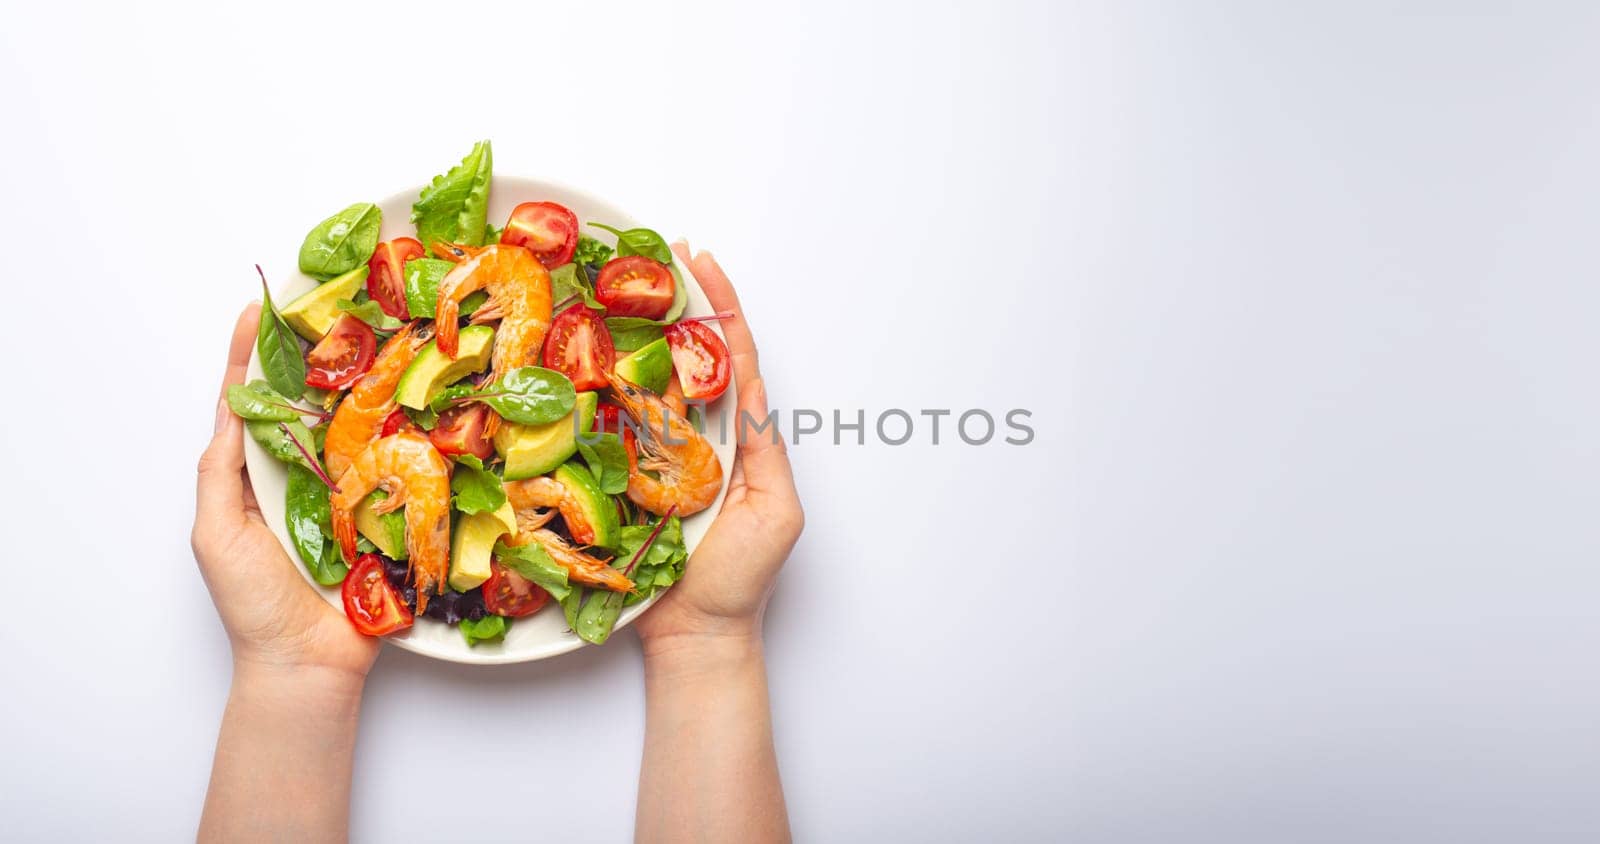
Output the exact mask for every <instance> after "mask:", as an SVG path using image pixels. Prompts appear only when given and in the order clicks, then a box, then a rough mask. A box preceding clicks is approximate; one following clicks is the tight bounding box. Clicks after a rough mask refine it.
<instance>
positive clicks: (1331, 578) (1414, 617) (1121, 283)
mask: <svg viewBox="0 0 1600 844" xmlns="http://www.w3.org/2000/svg"><path fill="white" fill-rule="evenodd" d="M230 5H233V4H220V3H208V4H195V5H194V6H193V7H192V8H185V9H177V8H170V7H165V6H161V5H159V4H147V3H116V4H112V3H106V4H101V5H96V6H87V5H83V4H79V3H70V2H52V3H37V4H29V5H27V6H25V7H23V6H16V7H7V8H6V10H5V21H4V25H3V26H0V115H3V117H0V121H3V123H4V126H5V128H4V129H3V130H0V155H3V158H0V162H3V166H4V177H3V178H4V182H3V184H4V188H3V193H0V232H3V233H4V235H5V238H6V241H7V242H6V246H5V252H6V257H5V259H4V261H3V262H0V268H3V269H0V272H3V279H0V285H3V290H4V291H5V296H6V304H5V307H4V311H5V314H6V316H7V319H6V322H5V327H4V329H3V330H0V360H4V361H5V362H6V363H5V364H4V372H5V375H6V378H5V380H6V383H7V386H8V388H9V390H8V392H9V412H8V413H6V414H5V415H4V416H3V417H0V435H3V436H0V442H3V445H0V448H3V450H4V451H3V455H4V458H5V461H6V463H5V465H6V466H7V467H8V471H7V472H6V475H5V477H6V482H5V484H6V485H5V488H4V503H5V511H6V513H7V518H5V519H4V520H3V524H4V525H5V529H6V531H7V532H8V535H9V542H8V543H6V545H7V548H8V552H7V553H6V554H4V555H3V556H4V560H5V562H4V566H5V568H6V570H7V572H8V574H9V577H8V582H9V597H8V600H7V602H6V609H5V612H4V614H3V615H0V643H3V647H4V654H5V658H6V671H5V674H4V680H3V681H0V724H3V726H0V746H3V748H4V750H3V752H0V815H3V817H4V818H5V821H4V825H5V837H9V838H19V839H43V838H52V839H91V838H95V839H105V838H115V839H119V840H135V839H136V840H173V839H176V838H184V837H187V836H189V835H191V834H192V830H193V827H194V824H195V821H196V818H197V816H198V812H199V807H200V803H201V800H202V796H203V792H204V787H205V781H206V776H207V769H208V765H209V756H210V751H211V746H212V742H213V739H214V735H215V729H216V725H217V721H218V717H219V714H220V711H221V707H222V703H223V699H224V696H225V692H226V688H227V683H228V666H229V659H228V654H227V646H226V643H225V641H224V638H223V635H222V631H221V629H220V627H219V626H218V623H217V621H216V617H215V615H214V613H213V612H212V609H211V606H210V603H209V601H208V599H207V596H206V592H205V590H204V588H203V586H202V584H201V581H200V578H199V577H198V576H197V574H196V571H195V567H194V564H193V561H192V559H191V557H190V552H189V547H188V533H189V525H190V521H191V518H192V509H191V507H192V480H193V477H192V476H193V468H194V463H195V460H196V458H197V456H198V454H199V452H200V450H201V448H202V447H203V445H204V443H205V441H206V439H207V438H208V436H209V435H210V431H211V419H212V412H213V406H214V400H215V391H216V381H217V379H218V376H219V374H220V368H221V362H222V353H223V350H224V347H225V344H226V338H227V336H228V332H229V328H230V326H231V324H232V322H233V317H234V315H235V314H236V312H237V311H238V309H239V308H240V307H241V305H242V304H243V303H244V302H245V301H247V300H249V299H251V298H253V297H254V296H256V295H257V294H256V287H255V276H254V272H253V271H252V270H251V264H252V263H254V262H257V261H259V262H262V263H264V264H266V265H267V266H269V267H281V266H286V265H288V264H289V263H290V262H292V261H293V260H294V256H295V250H296V248H297V246H298V244H299V241H300V238H301V237H302V236H303V234H304V233H305V231H306V230H307V229H309V228H310V227H311V226H312V225H313V224H315V223H316V222H317V221H318V220H320V219H322V217H324V216H326V215H327V214H329V213H331V212H332V211H333V210H335V209H337V208H340V207H343V206H344V205H345V204H348V203H350V202H353V201H358V200H364V199H370V198H376V197H380V196H383V195H386V194H388V193H389V192H391V191H393V190H395V189H396V188H398V187H400V186H403V185H408V184H412V183H416V182H419V181H421V180H423V179H426V178H428V177H430V176H431V175H433V174H434V173H436V172H439V171H441V170H442V169H444V168H446V167H448V166H449V165H450V164H451V163H452V162H454V161H455V160H457V159H459V158H460V156H461V155H462V154H464V153H465V152H466V151H467V149H468V148H469V147H470V145H471V143H472V142H473V141H474V140H477V139H479V138H482V137H488V138H492V139H493V141H494V145H495V146H494V149H495V166H496V170H497V171H498V172H501V173H507V174H523V175H530V176H541V177H548V178H553V179H556V180H559V181H565V182H568V183H571V184H575V185H581V186H584V187H586V188H588V189H591V190H593V191H595V192H597V193H599V194H600V195H602V196H606V197H609V198H611V199H612V200H613V201H615V202H617V203H619V204H621V205H622V206H623V207H626V208H628V209H629V210H630V211H631V212H632V213H633V214H634V215H635V216H637V217H638V218H640V219H642V220H645V221H647V222H649V223H651V224H653V225H654V226H655V227H656V228H658V229H660V230H661V231H663V232H664V233H666V234H668V235H669V236H675V235H686V236H689V237H690V238H691V239H692V240H693V242H694V243H695V244H696V245H697V246H705V247H711V248H714V249H715V250H716V251H717V254H718V255H719V256H720V257H721V259H722V261H723V264H724V266H725V267H726V268H727V269H728V271H729V273H730V274H731V275H732V277H733V279H734V280H735V282H736V283H737V284H738V286H739V289H740V291H741V293H742V294H743V297H744V301H745V303H746V305H747V312H748V314H749V317H750V319H751V321H752V323H753V325H754V326H755V329H756V335H757V338H758V340H759V342H760V343H761V345H762V348H763V359H762V362H763V366H764V371H765V374H766V376H767V380H768V386H769V392H770V394H771V396H772V398H773V400H774V402H775V404H777V405H778V406H780V407H785V408H793V407H814V408H819V409H823V410H824V412H831V410H832V409H834V408H839V409H842V410H844V411H845V412H846V413H847V414H850V415H853V413H854V410H855V409H857V408H863V409H866V411H867V412H868V414H869V417H870V416H874V415H876V413H877V412H878V411H880V410H882V409H885V408H889V407H902V408H908V409H912V410H917V409H922V408H951V409H955V410H957V411H960V410H964V409H967V408H984V409H988V410H990V411H992V412H995V413H997V414H998V413H1003V412H1004V411H1006V410H1008V409H1010V408H1013V407H1026V408H1029V409H1031V410H1032V411H1033V414H1034V416H1033V420H1032V421H1033V424H1034V427H1035V429H1036V432H1037V438H1036V439H1035V440H1034V442H1033V443H1031V444H1030V445H1028V446H1026V447H1012V446H1006V445H1003V444H998V443H995V444H990V445H988V446H984V447H971V446H966V445H963V444H962V443H960V442H959V441H956V440H954V438H952V437H951V436H950V432H949V429H948V428H946V429H945V430H944V431H943V432H942V433H943V436H942V438H941V444H940V445H938V446H933V445H932V444H931V442H930V437H929V432H928V431H927V430H926V428H925V427H924V428H922V429H920V430H919V431H918V434H917V437H916V439H915V440H914V442H913V444H909V445H906V446H901V447H897V448H896V447H888V446H884V445H881V444H869V445H867V446H855V445H844V446H841V447H834V446H833V445H832V444H831V443H829V442H827V441H826V440H825V439H823V438H820V437H819V438H812V439H810V440H807V441H804V442H802V443H801V444H800V445H799V446H798V447H796V448H794V449H793V452H792V453H793V456H794V460H795V463H796V474H797V476H798V478H799V482H800V488H801V491H802V495H803V497H804V499H805V502H806V507H807V511H808V515H809V526H808V529H807V533H806V535H805V537H804V539H803V540H802V541H801V544H800V547H799V548H798V549H797V551H796V553H795V555H794V557H793V559H792V560H791V561H790V565H789V567H788V568H787V569H786V570H785V573H784V576H783V579H782V582H781V586H780V589H779V591H778V593H777V596H776V597H775V598H774V601H773V604H772V608H771V612H770V616H769V624H768V635H767V640H768V648H769V668H770V672H771V677H772V690H773V706H774V710H775V719H776V725H777V742H778V749H779V755H780V757H781V760H782V767H783V775H784V780H785V785H786V791H787V794H788V797H789V801H790V808H791V812H792V816H793V822H794V828H795V831H796V833H797V834H798V836H799V837H800V838H802V839H806V840H818V841H883V840H908V841H909V840H920V841H966V840H1051V839H1056V840H1060V839H1065V838H1071V839H1073V840H1078V841H1115V842H1137V841H1175V840H1183V841H1228V842H1237V841H1291V840H1292V841H1301V842H1303V841H1370V840H1384V841H1421V840H1453V841H1469V840H1485V841H1488V840H1502V841H1503V840H1518V841H1559V840H1573V841H1577V840H1586V839H1592V837H1593V834H1594V830H1595V827H1596V824H1597V823H1600V809H1597V808H1596V807H1597V806H1600V803H1596V802H1595V800H1594V795H1595V794H1596V792H1597V788H1600V753H1597V750H1600V748H1597V739H1600V729H1597V727H1600V725H1597V717H1600V716H1597V712H1600V681H1597V680H1596V678H1595V673H1594V668H1593V657H1594V653H1595V647H1596V645H1597V644H1600V621H1597V620H1596V612H1595V608H1596V597H1597V589H1600V577H1597V575H1596V574H1595V564H1596V551H1597V550H1600V541H1597V540H1600V536H1597V525H1600V519H1597V518H1596V516H1595V510H1596V504H1597V500H1596V498H1597V496H1596V488H1597V483H1596V480H1595V478H1596V476H1597V470H1600V465H1597V462H1600V455H1597V450H1596V445H1597V441H1596V437H1597V434H1596V432H1597V430H1600V398H1597V393H1600V391H1597V390H1596V388H1595V375H1594V372H1595V368H1596V362H1597V361H1600V342H1597V340H1596V337H1597V331H1596V328H1595V326H1596V317H1597V315H1600V296H1597V295H1596V292H1595V291H1596V289H1597V288H1596V281H1595V265H1596V259H1595V247H1596V243H1597V239H1596V237H1595V235H1594V232H1595V231H1596V228H1597V225H1600V219H1597V216H1600V214H1597V208H1596V202H1595V197H1596V196H1597V195H1600V153H1597V150H1600V100H1597V99H1596V97H1595V96H1594V85H1593V82H1594V80H1595V79H1596V78H1597V74H1600V52H1597V51H1596V50H1595V49H1594V45H1595V43H1596V38H1597V36H1600V12H1597V11H1596V10H1594V9H1593V8H1592V7H1587V8H1586V6H1587V4H1577V3H1573V4H1570V5H1566V6H1561V5H1545V6H1543V7H1542V8H1538V9H1536V8H1534V7H1535V6H1536V5H1538V4H1510V3H1506V4H1498V6H1497V5H1496V4H1443V3H1440V4H1433V3H1414V4H1392V3H1384V4H1378V3H1371V4H1369V3H1354V4H1352V3H1342V4H1328V5H1327V6H1326V8H1327V9H1328V11H1324V12H1319V13H1310V12H1305V11H1300V12H1291V11H1289V10H1288V7H1289V6H1291V5H1303V4H1274V3H1232V4H1214V3H1213V4H1190V3H1168V4H1149V3H1146V4H1138V5H1132V4H1114V5H1111V6H1104V7H1102V6H1073V7H1071V8H1068V7H1067V5H1066V4H1056V3H1043V2H1039V3H1032V4H1025V3H1010V2H985V3H962V4H947V3H904V4H893V5H888V4H871V3H864V2H853V3H847V4H832V3H806V4H791V5H788V6H785V7H783V8H781V9H780V8H777V7H768V6H766V5H765V4H728V5H726V6H722V7H710V6H700V5H697V4H670V5H669V4H637V5H634V4H617V3H607V4H597V3H583V4H579V3H563V4H536V3H531V2H524V3H518V4H504V5H501V4H491V3H474V4H437V3H435V4H425V5H415V4H402V3H383V4H373V5H371V6H369V7H367V8H365V9H360V10H357V9H354V8H349V9H346V7H344V6H343V5H342V4H333V3H318V4H310V5H305V6H291V5H290V4H278V3H257V4H249V6H248V8H247V9H240V10H237V11H230V10H229V9H226V8H224V7H225V6H230ZM1399 5H1404V6H1406V7H1407V8H1398V6H1399ZM1464 7H1465V8H1464ZM1513 10H1515V11H1513ZM947 424H948V423H947ZM639 663H640V657H639V649H638V645H637V640H636V639H635V637H634V636H632V635H631V634H627V635H622V636H619V637H618V639H617V640H616V641H614V642H613V643H612V644H610V645H608V646H607V647H605V648H603V649H588V650H586V651H582V652H579V653H576V654H573V655H570V656H567V657H563V658H559V659H555V660H552V661H549V662H545V663H541V664H534V665H526V666H518V667H511V668H503V669H470V668H466V667H459V666H451V665H445V664H437V663H433V662H430V661H427V660H425V659H422V658H419V657H415V656H412V655H409V654H405V653H401V652H398V651H395V650H393V649H388V650H386V651H385V652H384V654H383V656H382V657H381V658H380V660H379V662H378V665H377V668H376V669H375V670H374V672H373V674H372V678H371V682H370V683H369V686H368V690H367V699H366V706H365V711H364V714H363V720H362V726H361V730H362V734H361V737H360V745H359V751H358V759H357V764H356V784H355V795H354V801H355V803H354V820H353V824H354V830H353V831H354V835H355V837H356V838H357V839H361V840H393V839H395V838H396V837H401V836H404V837H407V838H411V839H427V840H458V841H459V840H479V841H490V840H501V839H510V838H544V839H549V840H581V841H591V840H592V841H618V840H623V839H625V838H627V836H628V835H629V834H630V829H631V825H632V813H633V801H634V781H635V777H636V775H637V769H638V753H639V745H640V740H641V732H642V686H641V681H640V679H641V678H640V664H639ZM306 717H307V718H313V717H316V715H315V713H310V712H308V713H307V714H306ZM317 787H318V784H317V783H307V784H306V788H307V789H315V788H317Z"/></svg>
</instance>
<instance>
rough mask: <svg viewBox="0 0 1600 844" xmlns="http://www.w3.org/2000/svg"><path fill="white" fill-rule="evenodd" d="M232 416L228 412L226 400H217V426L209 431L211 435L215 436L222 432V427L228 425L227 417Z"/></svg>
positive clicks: (231, 413)
mask: <svg viewBox="0 0 1600 844" xmlns="http://www.w3.org/2000/svg"><path fill="white" fill-rule="evenodd" d="M232 415H233V412H232V411H230V410H228V400H227V399H218V400H217V424H216V426H215V427H213V428H212V429H211V433H213V434H215V433H218V432H220V431H221V430H222V427H223V426H224V425H227V424H228V417H229V416H232Z"/></svg>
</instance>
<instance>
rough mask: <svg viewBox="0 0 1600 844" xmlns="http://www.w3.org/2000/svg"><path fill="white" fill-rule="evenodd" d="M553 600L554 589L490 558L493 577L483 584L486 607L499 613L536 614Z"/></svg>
mask: <svg viewBox="0 0 1600 844" xmlns="http://www.w3.org/2000/svg"><path fill="white" fill-rule="evenodd" d="M549 600H550V593H549V592H546V591H544V589H543V588H541V587H540V586H539V585H538V584H536V583H534V582H533V581H531V580H529V579H527V578H525V577H523V576H522V575H520V574H517V573H516V572H514V571H512V570H511V569H508V568H506V567H505V566H502V565H500V561H499V560H490V561H489V580H488V581H487V582H485V583H484V584H483V608H484V609H486V610H488V611H489V612H492V613H494V614H495V615H503V616H507V617H509V618H520V617H522V616H525V615H533V614H534V613H536V612H538V611H539V610H540V609H541V608H543V607H544V605H545V602H547V601H549Z"/></svg>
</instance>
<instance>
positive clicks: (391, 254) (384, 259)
mask: <svg viewBox="0 0 1600 844" xmlns="http://www.w3.org/2000/svg"><path fill="white" fill-rule="evenodd" d="M426 254H428V253H427V252H425V251H423V248H422V242H421V241H419V240H417V239H416V238H414V237H397V238H395V239H394V240H386V241H384V242H382V243H380V244H378V250H377V251H376V252H373V253H372V257H371V258H369V259H368V260H367V295H368V296H371V297H372V301H374V302H377V303H378V307H380V308H382V309H383V312H384V313H386V314H388V315H389V316H392V317H394V318H395V319H410V318H411V311H410V310H409V309H407V308H406V262H407V261H410V260H412V259H413V258H421V257H422V256H424V255H426ZM426 316H433V314H426Z"/></svg>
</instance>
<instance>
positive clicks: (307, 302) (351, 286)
mask: <svg viewBox="0 0 1600 844" xmlns="http://www.w3.org/2000/svg"><path fill="white" fill-rule="evenodd" d="M366 283H367V268H366V265H362V266H359V267H356V268H355V269H353V270H351V271H350V272H347V273H345V274H344V275H341V276H336V277H334V278H332V279H330V280H328V281H325V282H323V283H321V284H319V285H317V287H316V289H315V290H312V291H311V292H309V293H305V294H302V295H301V296H300V298H298V299H296V300H294V301H293V302H290V303H289V304H287V305H285V306H283V308H282V309H281V310H279V311H278V313H280V314H283V318H284V319H285V320H287V321H288V322H289V327H291V328H293V329H294V331H295V333H296V334H299V335H300V336H301V337H304V338H306V339H307V340H310V341H311V342H313V343H315V342H317V341H318V340H321V339H322V335H324V334H327V333H328V329H330V328H332V327H333V324H334V323H335V322H337V321H338V319H339V317H340V315H341V314H343V313H344V312H343V311H341V310H339V300H340V299H354V298H355V297H356V293H357V292H358V291H360V290H361V288H362V287H363V286H365V285H366Z"/></svg>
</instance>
